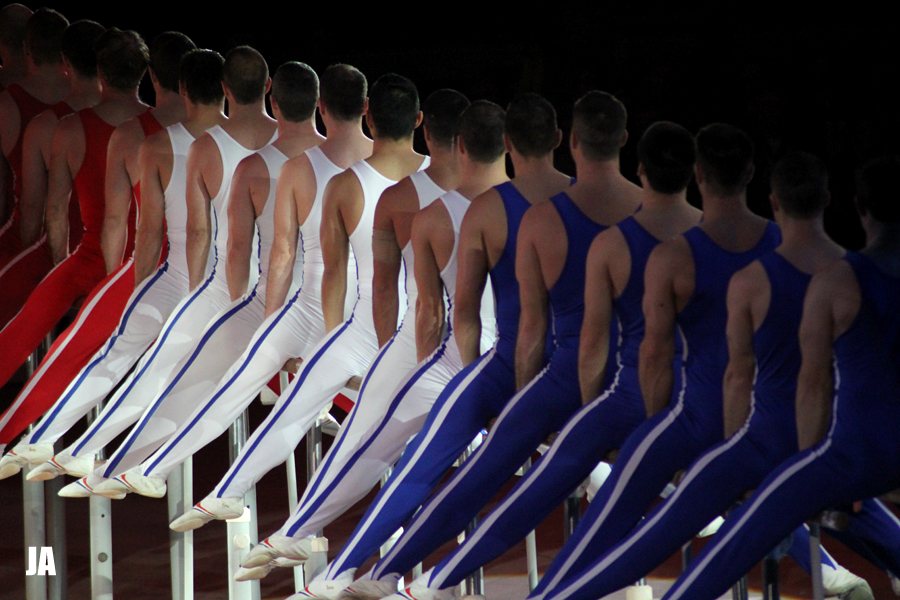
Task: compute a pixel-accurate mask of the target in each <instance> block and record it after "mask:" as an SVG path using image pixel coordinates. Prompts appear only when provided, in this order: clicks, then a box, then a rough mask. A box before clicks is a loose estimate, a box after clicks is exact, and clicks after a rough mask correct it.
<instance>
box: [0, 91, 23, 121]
mask: <svg viewBox="0 0 900 600" xmlns="http://www.w3.org/2000/svg"><path fill="white" fill-rule="evenodd" d="M12 111H15V112H16V113H18V111H19V107H18V106H17V105H16V101H15V100H13V98H12V96H11V95H10V93H9V91H7V90H3V91H2V92H0V115H3V116H4V117H6V116H8V115H10V114H13V112H12Z"/></svg>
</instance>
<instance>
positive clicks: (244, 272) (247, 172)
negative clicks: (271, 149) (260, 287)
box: [225, 154, 268, 301]
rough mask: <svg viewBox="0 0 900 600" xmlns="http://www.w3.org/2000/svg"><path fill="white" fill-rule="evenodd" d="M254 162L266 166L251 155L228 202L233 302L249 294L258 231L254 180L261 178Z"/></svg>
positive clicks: (229, 278)
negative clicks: (252, 259) (251, 263)
mask: <svg viewBox="0 0 900 600" xmlns="http://www.w3.org/2000/svg"><path fill="white" fill-rule="evenodd" d="M252 161H260V162H262V158H261V157H260V156H259V155H258V154H254V155H251V156H249V157H247V158H245V159H244V160H242V161H241V163H240V164H239V165H238V167H237V169H235V172H234V181H233V183H232V185H231V198H230V199H229V201H228V257H227V259H226V261H225V278H226V280H227V282H228V292H229V294H230V295H231V300H232V301H234V300H237V299H238V298H240V297H241V296H243V295H244V294H246V293H247V288H248V286H249V282H250V259H251V257H252V255H253V232H254V231H255V230H256V217H257V214H256V210H255V208H254V205H253V180H254V179H256V178H257V176H256V175H255V174H254V173H253V170H254V167H253V163H252ZM267 179H268V178H267ZM266 183H268V181H266Z"/></svg>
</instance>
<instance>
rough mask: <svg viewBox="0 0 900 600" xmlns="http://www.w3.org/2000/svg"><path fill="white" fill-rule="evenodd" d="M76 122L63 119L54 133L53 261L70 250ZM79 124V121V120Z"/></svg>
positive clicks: (49, 209) (49, 227) (51, 180)
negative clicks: (71, 195)
mask: <svg viewBox="0 0 900 600" xmlns="http://www.w3.org/2000/svg"><path fill="white" fill-rule="evenodd" d="M72 125H74V124H73V123H72V122H71V121H70V119H63V120H62V121H60V124H59V125H58V126H57V128H56V132H55V133H54V134H53V146H52V149H51V151H50V171H49V173H48V183H47V212H46V220H47V242H48V243H49V245H50V253H51V255H52V256H53V263H54V264H59V263H61V262H62V261H63V260H65V258H66V256H68V254H69V196H70V194H71V193H72V181H73V179H74V177H75V173H74V169H72V165H71V160H70V159H71V156H70V155H71V153H72V151H73V148H72V146H73V144H72V143H71V138H72V137H74V136H73V135H72V134H73V132H72V129H73V126H72ZM78 125H80V122H79V123H78Z"/></svg>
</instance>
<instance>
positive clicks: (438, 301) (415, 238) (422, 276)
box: [412, 211, 446, 361]
mask: <svg viewBox="0 0 900 600" xmlns="http://www.w3.org/2000/svg"><path fill="white" fill-rule="evenodd" d="M429 212H431V211H429ZM431 216H432V215H430V214H425V213H419V214H418V215H416V218H415V219H414V220H413V226H412V244H413V252H415V254H416V260H415V276H416V288H417V289H418V290H419V296H418V298H417V299H416V358H417V360H418V361H422V360H423V359H425V358H427V357H428V356H429V355H430V354H431V353H432V352H434V350H435V349H436V348H437V347H438V345H440V343H441V337H442V336H443V331H444V320H445V318H446V317H445V315H444V285H443V283H442V282H441V271H440V268H439V267H438V264H437V258H436V257H435V255H434V248H433V247H432V242H431V235H432V234H433V227H432V223H431V222H430V217H431Z"/></svg>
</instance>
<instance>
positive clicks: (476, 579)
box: [463, 444, 531, 596]
mask: <svg viewBox="0 0 900 600" xmlns="http://www.w3.org/2000/svg"><path fill="white" fill-rule="evenodd" d="M474 451H475V448H474V447H473V446H472V445H471V444H470V445H469V447H468V448H466V451H465V452H464V453H463V458H464V459H467V458H469V456H471V455H472V453H473V452H474ZM528 464H529V465H530V464H531V460H530V459H529V461H528ZM477 526H478V518H477V517H476V518H474V519H472V521H471V522H470V523H469V524H468V525H466V533H465V537H469V536H470V535H471V534H472V532H473V531H475V528H476V527H477ZM464 584H465V593H466V594H468V595H471V596H483V595H484V569H483V568H482V567H478V570H476V571H475V572H474V573H472V574H470V575H469V576H468V577H466V579H465V581H464Z"/></svg>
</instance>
